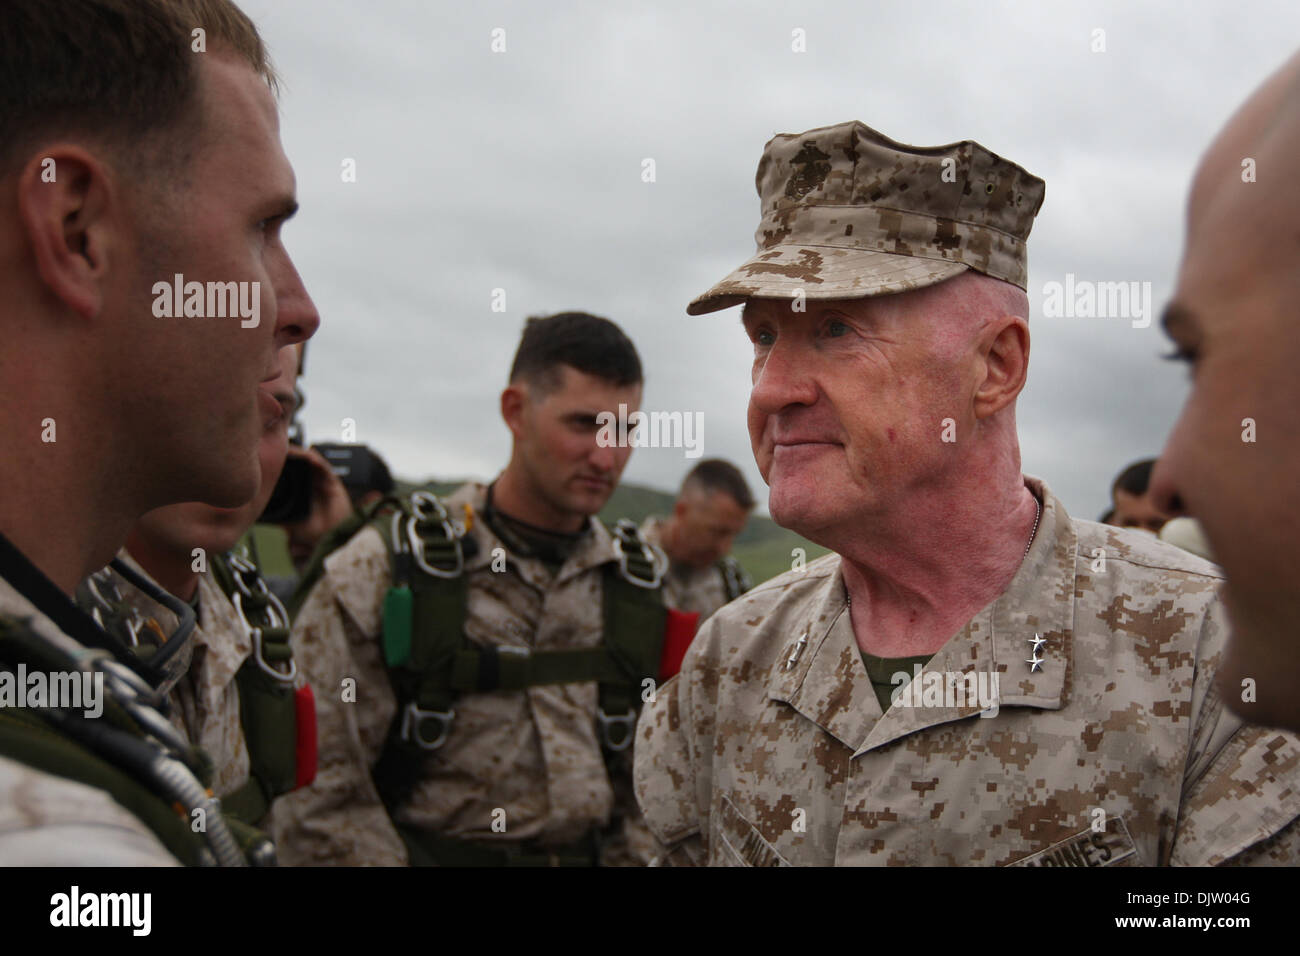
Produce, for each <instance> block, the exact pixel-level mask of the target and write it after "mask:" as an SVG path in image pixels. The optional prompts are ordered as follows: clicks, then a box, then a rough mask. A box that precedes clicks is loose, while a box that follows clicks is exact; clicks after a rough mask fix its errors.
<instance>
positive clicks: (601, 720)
mask: <svg viewBox="0 0 1300 956" xmlns="http://www.w3.org/2000/svg"><path fill="white" fill-rule="evenodd" d="M596 723H597V724H599V725H600V737H601V743H603V744H604V745H605V748H606V749H607V750H612V751H613V752H614V753H620V752H622V751H624V750H627V748H628V747H630V746H632V738H633V737H634V736H636V711H635V710H633V709H632V708H631V707H629V708H628V709H627V713H626V714H619V715H616V716H614V717H611V716H609V714H607V713H605V709H604V708H603V707H597V708H596ZM614 727H621V728H622V729H623V732H622V738H621V739H620V740H618V741H617V742H615V740H614V737H615V735H614V734H612V733H610V730H611V728H614Z"/></svg>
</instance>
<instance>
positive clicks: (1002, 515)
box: [636, 123, 1300, 866]
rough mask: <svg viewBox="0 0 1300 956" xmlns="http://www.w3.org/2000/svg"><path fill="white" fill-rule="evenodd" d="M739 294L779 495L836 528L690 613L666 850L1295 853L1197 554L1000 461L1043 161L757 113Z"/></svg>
mask: <svg viewBox="0 0 1300 956" xmlns="http://www.w3.org/2000/svg"><path fill="white" fill-rule="evenodd" d="M757 185H758V192H759V195H760V197H761V199H762V209H763V219H762V223H761V225H760V226H759V229H758V233H757V239H758V246H759V248H758V253H757V254H756V255H755V256H754V257H752V258H751V259H750V260H749V261H748V262H746V263H745V264H744V265H743V266H741V267H740V268H739V269H737V270H736V271H735V272H733V273H732V274H731V275H730V276H728V277H727V278H726V279H724V280H723V281H722V282H721V283H719V284H718V285H717V286H715V287H714V288H713V289H711V290H709V291H708V292H707V293H705V295H703V296H701V297H700V298H698V299H696V300H695V301H694V302H693V303H691V306H690V308H689V310H688V311H690V312H691V313H693V314H699V313H702V312H710V311H714V310H717V309H722V308H726V307H728V306H730V305H735V304H738V303H741V302H744V303H745V311H744V316H743V319H744V326H745V330H746V332H747V333H748V335H749V337H750V339H751V341H752V342H753V345H754V366H753V392H752V394H751V398H750V407H749V428H750V436H751V440H752V443H753V448H754V454H755V456H756V458H757V460H758V465H759V469H760V471H761V472H762V474H763V477H764V479H765V480H766V481H767V483H768V485H769V486H770V499H769V507H770V510H771V513H772V516H773V517H774V518H775V519H776V520H777V521H778V522H779V523H780V524H782V525H784V526H786V527H789V528H792V529H794V530H796V531H798V532H800V533H801V534H803V535H805V536H807V537H808V538H810V539H812V540H814V541H817V542H819V543H821V544H823V545H825V546H827V547H829V548H831V549H832V550H834V551H835V552H837V553H836V554H833V555H828V556H827V557H826V558H823V559H821V560H819V561H817V562H814V563H813V564H811V565H809V566H808V567H807V568H805V569H797V570H795V571H792V572H791V573H789V574H785V575H782V576H780V577H778V578H775V579H773V580H772V581H769V582H767V583H766V584H764V585H761V586H759V587H758V588H756V589H755V590H753V591H750V592H749V593H748V594H747V595H745V596H744V597H742V598H741V599H739V600H738V601H736V602H734V603H732V604H730V605H729V606H727V607H726V608H724V609H722V610H721V611H719V612H718V613H717V614H716V615H714V616H713V617H712V618H711V619H710V621H709V622H708V623H707V624H706V625H705V626H704V627H703V628H702V629H701V632H700V634H699V636H698V637H697V638H696V640H695V643H694V644H693V645H692V647H691V650H690V651H689V652H688V654H687V656H686V659H685V662H684V664H683V667H682V671H681V673H680V674H679V675H678V677H676V678H675V679H674V680H673V681H672V682H670V683H669V684H667V685H665V686H664V687H663V688H661V689H660V691H659V693H658V695H657V699H656V701H655V703H654V704H653V705H652V706H651V707H648V708H646V710H645V711H644V712H643V714H642V717H641V722H640V725H639V727H638V735H639V737H640V739H639V740H638V742H637V748H636V787H637V795H638V798H639V799H640V801H641V804H642V807H643V809H644V811H645V817H646V821H647V823H648V824H649V826H650V828H651V830H652V831H653V832H654V834H655V837H656V838H657V840H658V841H659V842H660V844H661V846H660V859H661V860H662V861H663V862H671V863H678V862H680V863H701V862H708V863H712V864H741V865H744V864H754V865H782V864H786V863H791V864H820V865H827V864H986V865H987V864H1021V865H1031V866H1061V865H1078V866H1098V865H1113V864H1124V865H1133V864H1147V865H1151V864H1167V863H1183V864H1213V863H1220V862H1225V861H1232V862H1236V863H1244V862H1292V861H1294V860H1295V859H1296V858H1297V854H1298V853H1300V837H1298V836H1297V834H1296V827H1295V826H1294V825H1293V824H1294V821H1295V820H1296V818H1297V817H1298V816H1300V787H1298V786H1297V783H1300V772H1298V769H1297V765H1298V763H1300V747H1298V746H1297V742H1296V741H1295V739H1294V738H1291V737H1289V736H1286V735H1283V734H1279V733H1276V732H1266V731H1260V730H1255V729H1250V728H1245V727H1243V725H1242V723H1241V722H1240V721H1239V720H1238V719H1237V718H1235V717H1234V716H1232V714H1230V713H1229V712H1227V711H1226V710H1225V709H1224V708H1223V706H1222V704H1221V702H1220V700H1219V698H1218V697H1217V695H1216V694H1215V692H1214V689H1213V686H1212V684H1213V674H1214V671H1215V668H1216V666H1217V664H1218V660H1219V656H1220V653H1221V650H1222V646H1223V639H1224V636H1225V619H1224V613H1223V609H1222V605H1221V604H1220V602H1219V598H1218V588H1219V584H1220V582H1221V576H1220V574H1219V573H1218V571H1217V570H1216V569H1215V568H1214V566H1213V565H1210V564H1208V563H1206V562H1204V561H1201V560H1200V559H1198V558H1196V557H1194V556H1192V555H1188V554H1186V553H1184V552H1181V551H1179V550H1177V549H1174V548H1171V547H1168V546H1166V545H1163V544H1161V543H1159V542H1157V541H1153V540H1151V539H1150V538H1148V537H1146V536H1142V535H1135V534H1131V533H1127V532H1124V531H1121V530H1119V529H1114V528H1108V527H1105V526H1101V525H1097V524H1094V523H1093V522H1090V521H1080V520H1076V519H1072V518H1071V517H1070V516H1069V515H1068V514H1067V513H1066V511H1065V509H1064V507H1063V506H1062V504H1061V502H1060V501H1059V500H1058V499H1057V498H1055V497H1054V496H1053V495H1052V493H1051V491H1050V490H1049V489H1048V488H1047V486H1046V484H1044V483H1043V482H1042V481H1040V480H1039V479H1036V478H1030V477H1027V476H1024V475H1022V474H1021V471H1020V453H1019V442H1018V438H1017V435H1016V425H1015V400H1016V397H1017V396H1018V395H1019V393H1020V390H1021V389H1022V388H1023V386H1024V384H1025V378H1026V371H1027V366H1028V357H1029V331H1028V323H1027V316H1028V314H1029V310H1028V300H1027V298H1026V296H1025V294H1024V289H1025V287H1026V275H1027V268H1026V263H1027V259H1026V252H1025V240H1026V238H1027V237H1028V234H1029V230H1030V227H1031V225H1032V222H1033V217H1034V215H1035V214H1036V213H1037V211H1038V208H1039V206H1040V204H1041V202H1042V199H1043V182H1042V181H1041V180H1039V179H1037V178H1036V177H1034V176H1032V175H1030V174H1029V173H1027V172H1026V171H1025V170H1023V169H1021V168H1020V167H1019V166H1016V165H1015V164H1013V163H1010V162H1007V161H1006V160H1004V159H1002V158H1001V157H999V156H996V155H994V154H993V153H991V152H990V151H988V150H987V149H985V148H984V147H982V146H980V145H978V144H976V143H972V142H962V143H957V144H953V145H950V146H941V147H933V148H915V147H910V146H905V145H903V144H900V143H896V142H894V141H892V140H889V139H887V138H886V137H884V136H882V135H880V134H879V133H877V132H876V131H874V130H872V129H869V128H868V127H866V126H864V125H862V124H861V123H845V124H841V125H839V126H832V127H826V128H822V129H815V130H811V131H809V132H807V133H803V134H800V135H797V136H788V135H784V136H777V137H775V138H774V139H772V140H771V141H770V142H769V143H768V144H767V147H766V149H765V151H764V154H763V158H762V160H761V162H760V163H759V168H758V182H757Z"/></svg>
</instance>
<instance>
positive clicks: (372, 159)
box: [241, 0, 1300, 518]
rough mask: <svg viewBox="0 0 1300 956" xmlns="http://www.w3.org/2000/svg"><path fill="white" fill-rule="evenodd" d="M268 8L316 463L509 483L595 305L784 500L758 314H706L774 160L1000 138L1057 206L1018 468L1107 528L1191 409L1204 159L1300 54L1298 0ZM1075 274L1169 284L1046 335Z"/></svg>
mask: <svg viewBox="0 0 1300 956" xmlns="http://www.w3.org/2000/svg"><path fill="white" fill-rule="evenodd" d="M241 5H242V6H243V8H244V9H245V10H246V11H247V12H248V13H249V14H250V15H251V16H252V17H253V18H254V20H255V21H256V22H257V24H258V25H259V27H260V28H261V30H262V34H263V36H264V37H265V38H266V40H267V42H268V44H269V46H270V48H271V53H272V55H273V57H274V59H275V62H276V64H277V66H278V67H279V69H280V70H281V72H282V73H283V75H284V79H285V81H286V88H285V90H284V93H283V95H282V98H281V108H282V136H283V140H284V144H285V149H286V151H287V153H288V155H289V158H290V160H291V161H292V163H293V165H294V168H295V170H296V173H297V176H298V188H299V199H300V202H301V204H302V211H301V212H300V213H299V215H298V217H297V218H296V219H295V220H294V221H293V223H291V224H290V225H289V226H288V227H286V231H285V237H286V242H287V244H288V247H289V250H290V252H291V254H292V255H293V257H294V260H295V261H296V263H297V265H298V267H299V271H300V272H301V273H302V275H303V277H304V279H305V280H306V283H307V287H308V289H309V291H310V292H311V294H312V296H313V297H314V299H315V302H316V305H317V307H318V308H319V310H320V313H321V316H322V325H321V330H320V332H319V333H318V334H317V336H316V338H315V340H314V341H313V342H312V345H311V349H310V353H309V357H308V375H307V377H306V379H305V381H304V388H305V391H306V393H307V396H308V405H307V408H306V410H305V413H304V420H305V423H306V426H307V437H308V439H309V440H310V441H330V440H338V439H339V437H340V435H339V428H340V422H341V421H342V420H343V419H345V418H352V419H355V421H356V428H357V435H356V438H357V440H359V441H363V442H367V443H369V444H371V445H373V446H374V447H375V448H377V449H378V450H379V451H381V452H382V453H383V454H384V455H385V456H386V457H387V458H388V459H389V462H390V464H391V465H392V466H393V468H394V470H395V471H396V472H397V473H398V474H400V475H403V476H405V477H411V478H423V477H426V476H438V477H444V478H446V477H463V476H469V477H479V478H491V477H492V476H494V475H495V474H496V473H497V472H498V471H499V470H500V468H501V467H502V466H503V465H504V463H505V461H506V459H507V456H508V453H509V439H508V433H507V431H506V429H505V426H504V424H503V423H502V422H501V419H500V415H499V412H498V396H499V393H500V391H501V388H502V387H503V386H504V384H505V379H506V375H507V372H508V369H509V365H510V360H511V358H512V356H513V353H514V349H515V347H516V345H517V343H518V338H519V332H520V329H521V328H522V325H523V322H524V319H525V317H526V316H528V315H534V314H544V313H549V312H555V311H561V310H567V309H581V310H585V311H589V312H594V313H596V314H598V315H603V316H606V317H608V318H610V319H613V320H614V321H615V322H617V323H618V324H619V325H620V326H622V328H623V329H624V331H626V332H627V333H628V335H630V336H631V338H632V339H633V341H634V342H635V343H636V345H637V348H638V350H639V351H640V354H641V358H642V362H643V364H644V366H645V369H646V391H645V400H644V404H643V407H644V408H646V409H648V410H676V411H683V412H695V411H701V412H704V414H705V419H704V447H703V451H704V454H705V455H708V456H715V455H716V456H721V457H724V458H728V459H731V460H732V461H734V462H736V463H737V464H739V465H740V466H741V467H742V468H743V469H744V471H745V473H746V474H747V476H749V478H750V480H751V483H752V484H753V486H754V487H755V489H756V490H757V489H761V488H762V487H763V485H762V480H761V478H760V477H759V475H758V471H757V469H756V467H755V466H754V462H753V455H752V453H751V451H750V447H749V439H748V434H747V432H746V430H745V407H746V403H747V400H748V392H749V367H750V360H751V356H752V351H751V347H750V345H749V342H748V340H747V339H746V338H745V335H744V333H743V331H742V330H741V328H740V324H739V310H738V309H733V310H729V311H725V312H719V313H714V314H712V315H707V316H701V317H698V318H691V317H689V316H687V315H686V313H685V307H686V304H687V302H689V301H690V300H691V299H692V298H693V297H694V296H695V295H697V294H699V293H701V292H703V291H704V290H705V289H707V288H708V287H709V286H711V285H712V284H713V283H714V282H716V281H717V280H719V279H721V278H722V277H723V276H724V275H725V274H727V273H728V272H729V271H731V270H732V269H733V268H735V267H736V266H738V265H739V264H740V263H741V262H742V261H744V260H745V259H746V258H748V257H749V256H750V255H751V254H752V253H753V251H754V242H753V234H754V229H755V227H756V226H757V224H758V208H759V207H758V198H757V196H756V194H755V192H754V170H755V167H756V166H757V163H758V159H759V156H760V154H761V151H762V148H763V144H764V143H765V142H766V141H767V140H768V139H769V138H770V137H771V136H772V135H773V134H775V133H778V132H788V133H797V132H801V131H803V130H807V129H811V128H813V127H817V126H824V125H829V124H834V123H839V122H843V121H846V120H854V119H857V120H861V121H863V122H864V123H866V124H867V125H869V126H872V127H874V128H876V129H878V130H880V131H881V132H883V133H885V134H886V135H887V136H890V137H892V138H894V139H896V140H900V141H902V142H906V143H912V144H915V145H921V146H931V145H938V144H945V143H950V142H954V141H957V140H962V139H974V140H976V141H978V142H979V143H981V144H983V145H984V146H986V147H988V148H989V149H991V150H993V151H994V152H996V153H998V154H1000V155H1002V156H1004V157H1006V158H1008V159H1011V160H1013V161H1015V162H1017V163H1019V164H1021V165H1022V166H1024V167H1025V168H1026V169H1028V170H1029V171H1030V172H1032V173H1034V174H1035V175H1038V176H1041V177H1042V178H1043V179H1045V180H1046V181H1047V196H1046V200H1045V201H1044V203H1043V207H1042V210H1041V211H1040V213H1039V216H1038V219H1037V221H1036V222H1035V225H1034V228H1033V232H1032V234H1031V236H1030V240H1029V286H1030V288H1029V293H1030V302H1031V315H1030V331H1031V335H1032V339H1033V349H1032V359H1031V364H1030V374H1029V385H1028V387H1027V388H1026V390H1025V392H1024V393H1023V395H1022V396H1021V398H1020V401H1019V423H1020V436H1021V448H1022V453H1023V459H1024V469H1025V471H1027V472H1029V473H1031V474H1036V475H1039V476H1042V477H1044V478H1046V479H1047V481H1048V483H1049V484H1050V486H1051V487H1052V489H1053V490H1054V491H1055V492H1056V494H1057V495H1058V496H1059V497H1061V498H1062V499H1063V500H1064V502H1065V505H1066V508H1067V509H1068V510H1070V511H1071V512H1072V513H1073V514H1075V515H1076V516H1079V517H1085V518H1095V517H1097V515H1098V514H1099V513H1100V512H1101V511H1102V510H1103V508H1104V507H1105V506H1106V504H1107V501H1108V489H1109V484H1110V481H1111V479H1112V478H1113V477H1114V475H1115V474H1116V472H1117V471H1118V470H1119V469H1120V468H1121V467H1122V466H1123V465H1125V464H1127V463H1128V462H1130V461H1131V460H1133V459H1135V458H1138V457H1142V456H1144V455H1148V454H1155V453H1156V452H1158V451H1159V449H1160V448H1161V446H1162V445H1163V442H1164V437H1165V435H1166V433H1167V431H1168V429H1169V427H1170V425H1171V424H1172V422H1173V420H1174V418H1175V417H1176V414H1177V410H1178V408H1179V406H1180V404H1181V402H1182V400H1183V397H1184V395H1185V393H1186V388H1187V386H1186V374H1187V373H1186V371H1185V370H1184V369H1183V367H1182V366H1180V365H1175V364H1174V363H1170V362H1164V361H1161V360H1160V358H1159V355H1160V354H1161V353H1163V352H1166V351H1168V348H1167V343H1166V341H1165V340H1164V337H1163V335H1162V334H1161V333H1160V331H1159V329H1158V327H1157V326H1158V324H1159V320H1158V315H1159V310H1160V308H1161V307H1162V305H1163V303H1164V302H1165V301H1166V300H1167V298H1168V296H1169V293H1170V290H1171V288H1172V282H1173V279H1174V275H1175V269H1176V267H1177V263H1178V259H1179V255H1180V253H1181V246H1182V231H1183V215H1184V204H1185V197H1186V193H1187V188H1188V185H1189V182H1190V178H1191V175H1192V172H1193V169H1194V166H1195V163H1196V160H1197V158H1198V157H1199V155H1200V154H1201V152H1202V151H1203V150H1204V149H1205V147H1206V146H1207V145H1208V144H1209V141H1210V140H1211V138H1212V137H1213V136H1214V134H1215V133H1216V132H1217V130H1218V129H1219V128H1220V127H1221V126H1222V125H1223V123H1224V122H1225V120H1226V119H1227V117H1228V116H1229V115H1230V113H1231V112H1232V111H1233V110H1234V109H1235V108H1236V106H1237V105H1238V104H1239V103H1240V102H1241V101H1242V100H1243V99H1244V98H1245V96H1246V95H1247V94H1248V93H1249V92H1250V91H1251V90H1252V89H1253V88H1254V87H1255V86H1257V85H1258V84H1259V83H1260V82H1261V81H1262V80H1263V78H1264V77H1265V76H1266V75H1267V74H1268V73H1270V72H1271V71H1272V70H1273V69H1275V68H1276V67H1277V66H1279V65H1280V64H1281V63H1282V61H1283V60H1284V59H1285V58H1286V57H1287V56H1288V55H1289V54H1290V53H1291V52H1293V50H1294V49H1295V47H1296V44H1297V38H1300V5H1297V4H1295V3H1283V2H1278V3H1259V2H1256V3H1251V4H1249V5H1241V4H1237V3H1228V2H1180V3H1176V4H1174V3H1161V4H1156V3H1151V4H1143V3H1136V2H1118V3H1080V2H1069V3H1064V2H1062V3H1048V2H1021V3H1012V2H1006V3H998V2H969V3H966V2H955V0H950V2H936V0H930V2H927V3H924V4H916V3H910V2H874V0H873V2H864V0H858V2H845V3H772V4H763V3H723V2H692V3H689V4H673V3H667V2H664V3H655V4H649V3H647V4H639V3H638V4H632V3H612V2H605V3H568V2H551V3H545V4H542V3H517V4H507V3H476V4H472V5H471V4H461V3H456V4H452V3H441V2H423V0H407V2H402V0H368V2H364V3H362V2H355V0H346V2H344V0H242V2H241ZM471 7H472V9H470V8H471ZM1166 9H1167V10H1168V11H1171V12H1165V11H1166ZM1172 11H1176V12H1172ZM496 28H501V29H503V30H504V31H505V33H504V39H505V46H506V49H505V52H503V53H494V52H492V49H491V45H492V40H493V30H494V29H496ZM796 29H801V30H803V31H804V36H805V37H806V52H802V53H798V52H794V51H793V50H792V45H793V41H792V37H793V35H794V34H793V31H794V30H796ZM1099 29H1100V30H1103V31H1104V45H1105V50H1104V52H1094V50H1093V47H1094V46H1095V45H1097V43H1098V39H1099V35H1098V34H1097V33H1095V32H1094V31H1096V30H1099ZM646 158H653V159H654V161H655V173H656V181H655V182H653V183H646V182H643V181H642V175H641V174H642V161H643V160H644V159H646ZM346 159H352V160H355V168H356V181H355V182H344V181H343V175H342V171H343V163H344V161H345V160H346ZM1268 172H1269V171H1266V170H1261V171H1260V176H1261V177H1263V176H1265V175H1267V174H1268ZM1067 273H1072V274H1074V275H1075V276H1076V277H1077V278H1078V279H1086V280H1093V281H1138V282H1150V283H1151V288H1152V294H1153V309H1154V311H1155V313H1156V318H1155V319H1154V320H1153V321H1152V323H1151V326H1150V327H1149V328H1145V329H1142V328H1134V327H1133V322H1132V321H1131V320H1130V319H1127V318H1050V317H1045V316H1044V314H1043V303H1044V289H1043V287H1044V284H1045V283H1049V282H1063V281H1064V279H1065V276H1066V274H1067ZM497 288H502V289H505V290H506V307H507V311H506V312H504V313H499V312H493V311H492V309H491V304H492V290H494V289H497ZM690 464H691V462H690V461H688V460H687V459H686V458H685V457H684V456H683V453H682V450H680V449H652V448H643V449H638V450H637V451H636V452H635V453H634V454H633V456H632V459H631V462H630V464H629V465H628V468H627V471H626V472H625V473H624V478H625V479H626V480H630V481H634V482H638V483H642V484H647V485H651V486H655V487H660V488H664V489H670V488H674V487H676V485H677V484H678V483H679V481H680V479H681V476H682V475H683V473H684V472H685V470H686V469H687V468H688V467H689V466H690ZM759 497H760V500H765V498H766V495H765V493H764V494H760V495H759Z"/></svg>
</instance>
